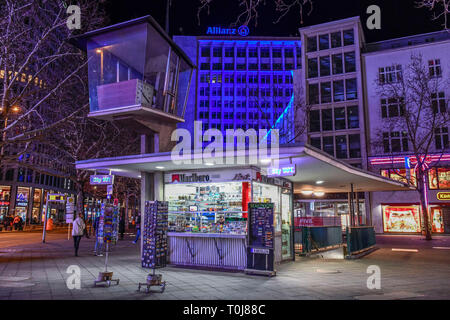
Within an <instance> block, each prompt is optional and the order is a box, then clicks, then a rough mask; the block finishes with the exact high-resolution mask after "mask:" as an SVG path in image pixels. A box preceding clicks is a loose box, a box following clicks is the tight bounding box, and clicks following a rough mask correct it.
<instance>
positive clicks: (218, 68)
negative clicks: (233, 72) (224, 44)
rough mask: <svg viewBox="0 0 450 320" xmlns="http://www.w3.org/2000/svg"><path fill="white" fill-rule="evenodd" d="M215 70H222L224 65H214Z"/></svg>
mask: <svg viewBox="0 0 450 320" xmlns="http://www.w3.org/2000/svg"><path fill="white" fill-rule="evenodd" d="M213 70H222V64H221V63H220V62H219V63H213Z"/></svg>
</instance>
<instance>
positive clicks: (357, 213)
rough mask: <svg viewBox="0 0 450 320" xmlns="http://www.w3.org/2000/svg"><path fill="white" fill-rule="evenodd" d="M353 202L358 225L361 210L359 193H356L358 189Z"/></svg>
mask: <svg viewBox="0 0 450 320" xmlns="http://www.w3.org/2000/svg"><path fill="white" fill-rule="evenodd" d="M355 200H356V201H355V202H356V216H357V217H358V224H357V225H358V227H359V226H360V224H361V212H360V210H359V194H358V191H356V193H355Z"/></svg>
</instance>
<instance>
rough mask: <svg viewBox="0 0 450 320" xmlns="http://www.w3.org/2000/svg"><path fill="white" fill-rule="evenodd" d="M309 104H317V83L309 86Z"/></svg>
mask: <svg viewBox="0 0 450 320" xmlns="http://www.w3.org/2000/svg"><path fill="white" fill-rule="evenodd" d="M309 103H310V104H317V103H319V85H318V84H317V83H316V84H310V85H309Z"/></svg>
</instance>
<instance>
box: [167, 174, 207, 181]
mask: <svg viewBox="0 0 450 320" xmlns="http://www.w3.org/2000/svg"><path fill="white" fill-rule="evenodd" d="M208 181H209V175H208V174H204V175H197V174H196V173H193V174H192V175H190V176H188V175H186V174H178V173H177V174H172V181H171V182H208Z"/></svg>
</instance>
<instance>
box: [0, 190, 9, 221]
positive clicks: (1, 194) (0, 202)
mask: <svg viewBox="0 0 450 320" xmlns="http://www.w3.org/2000/svg"><path fill="white" fill-rule="evenodd" d="M10 199H11V187H9V186H0V223H2V222H3V219H4V218H5V217H7V216H9V203H10Z"/></svg>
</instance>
